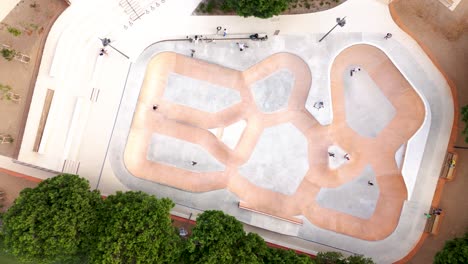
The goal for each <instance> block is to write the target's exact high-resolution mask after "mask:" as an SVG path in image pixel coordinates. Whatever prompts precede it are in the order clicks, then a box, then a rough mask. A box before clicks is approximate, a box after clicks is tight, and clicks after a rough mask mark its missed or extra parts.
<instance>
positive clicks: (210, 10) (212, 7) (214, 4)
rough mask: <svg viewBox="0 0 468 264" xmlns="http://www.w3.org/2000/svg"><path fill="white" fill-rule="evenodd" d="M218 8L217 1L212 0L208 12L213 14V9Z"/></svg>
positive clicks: (208, 5)
mask: <svg viewBox="0 0 468 264" xmlns="http://www.w3.org/2000/svg"><path fill="white" fill-rule="evenodd" d="M216 7H217V5H216V1H215V0H210V1H209V2H208V4H207V5H206V12H207V13H209V14H211V13H212V12H213V9H215V8H216Z"/></svg>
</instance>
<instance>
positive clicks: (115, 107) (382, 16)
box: [20, 0, 453, 263]
mask: <svg viewBox="0 0 468 264" xmlns="http://www.w3.org/2000/svg"><path fill="white" fill-rule="evenodd" d="M197 3H198V1H166V3H165V4H164V5H161V6H160V7H159V9H158V8H156V9H155V11H151V12H149V14H145V15H144V16H143V17H142V18H141V19H140V20H138V21H135V22H134V23H133V25H131V26H130V24H129V22H128V16H126V15H125V14H124V12H122V8H121V7H119V6H118V4H117V3H115V1H100V2H99V3H95V2H92V1H82V2H79V3H77V4H76V5H75V4H73V5H72V6H71V7H70V8H69V9H67V10H66V11H65V13H64V14H63V15H62V16H61V17H60V18H59V20H58V21H57V23H56V24H55V25H54V28H53V29H52V31H51V33H50V35H49V38H48V42H47V45H46V49H45V50H44V58H43V61H42V65H41V69H40V73H39V77H38V81H37V84H36V90H35V94H34V98H33V102H32V105H31V109H32V110H31V112H30V114H29V120H28V124H27V127H26V131H29V133H30V134H28V133H26V134H25V137H24V140H23V146H24V148H23V149H22V150H21V153H20V159H21V160H23V161H25V162H29V163H33V164H40V165H42V166H45V167H47V168H51V169H54V170H57V169H59V170H60V169H61V167H62V165H63V160H64V159H72V160H76V161H79V162H81V165H80V171H79V173H80V174H81V175H82V176H84V177H87V178H88V179H89V180H90V182H91V184H92V185H93V186H98V184H99V188H100V189H101V190H102V192H103V193H104V194H108V193H113V192H115V191H116V190H125V189H127V188H135V189H141V190H144V191H148V192H152V193H153V192H157V194H158V195H162V196H166V195H167V196H170V197H179V198H178V199H179V200H178V201H177V202H178V203H179V205H178V206H177V207H176V208H175V209H174V210H175V212H174V213H176V214H180V215H188V214H189V213H190V212H199V210H197V209H196V208H190V207H189V206H190V204H196V203H200V204H203V203H204V206H203V208H198V209H206V208H218V207H217V205H218V204H219V203H217V201H220V200H221V201H226V202H227V203H229V204H230V207H229V208H228V207H226V208H222V209H223V210H225V211H226V212H227V213H230V214H233V215H236V217H238V219H240V220H241V221H243V222H245V223H249V224H250V225H253V226H258V227H264V226H268V227H271V228H269V229H270V230H272V231H274V232H267V231H265V230H262V229H255V230H256V232H259V233H261V234H262V235H263V236H264V237H265V238H266V239H267V240H269V241H274V242H276V243H278V244H282V245H286V246H290V247H293V248H298V249H301V250H303V251H305V252H311V253H314V252H316V251H319V250H320V251H323V250H327V249H328V250H333V249H334V248H333V247H335V250H341V251H343V252H348V253H349V252H354V253H360V254H365V255H368V256H371V257H373V258H374V259H375V260H376V261H378V262H379V263H390V262H393V261H396V260H398V259H399V258H401V257H402V256H404V255H405V254H406V253H407V252H408V251H409V250H410V249H411V248H412V246H414V245H415V244H416V242H417V240H418V239H419V237H420V235H421V233H422V229H423V227H424V216H423V213H424V212H425V211H426V210H427V209H428V207H429V205H430V202H431V200H432V195H433V191H434V189H435V183H436V181H437V176H438V175H435V174H434V173H433V172H434V171H439V168H440V165H441V163H442V160H443V159H442V157H443V155H444V153H445V150H446V147H447V140H448V135H449V134H450V124H451V122H452V118H453V105H452V102H451V101H450V100H443V99H444V98H450V96H451V95H450V91H449V90H448V88H447V84H446V82H445V81H444V79H443V78H442V76H441V74H440V73H439V72H438V71H437V69H436V68H435V67H434V65H432V63H431V62H430V60H429V59H428V58H427V56H426V55H425V54H424V52H423V51H422V50H421V48H420V47H419V46H417V44H416V43H415V42H414V41H413V40H412V39H411V38H409V37H408V36H407V35H406V34H405V33H404V32H402V31H401V30H400V29H399V28H398V27H397V26H396V25H395V24H394V23H393V21H392V19H391V17H390V15H389V12H388V8H387V6H386V4H385V3H383V2H382V1H375V0H349V1H347V2H346V3H345V4H343V5H341V6H339V7H337V8H336V9H333V10H329V11H326V12H321V13H318V14H310V15H299V16H284V17H279V18H273V19H268V20H259V19H254V18H249V19H244V18H239V17H234V16H233V17H190V16H188V15H189V14H190V13H191V10H193V7H194V6H196V4H197ZM190 8H192V9H191V10H190ZM90 10H91V11H90ZM369 10H372V12H369ZM178 12H179V13H178ZM175 14H179V15H175ZM343 16H347V21H348V22H347V25H346V26H345V27H344V28H337V29H336V30H335V32H333V33H332V34H331V35H330V36H329V37H328V38H327V39H326V41H324V42H322V44H323V45H322V46H318V45H317V44H314V45H315V46H316V47H317V49H309V47H312V46H313V45H312V43H316V41H317V40H318V39H319V38H320V37H321V35H322V34H323V33H324V32H326V31H328V29H329V28H331V27H332V26H333V25H334V21H335V19H336V17H343ZM369 21H372V23H370V22H369ZM96 24H100V25H101V26H100V27H95V25H96ZM220 24H222V26H224V27H227V28H228V29H229V32H230V34H232V36H242V35H243V34H244V35H245V34H246V33H247V34H248V33H250V32H266V33H268V34H269V35H270V36H272V33H273V31H274V30H276V29H278V30H280V36H278V37H276V38H272V39H271V40H270V41H269V42H267V43H265V44H266V45H265V48H263V46H259V47H258V49H257V51H261V49H264V51H261V52H260V54H267V50H269V52H270V54H271V52H274V53H276V52H280V51H285V50H286V51H287V50H296V52H295V53H296V54H299V55H300V56H301V57H302V58H303V59H304V61H307V62H308V63H310V65H312V66H309V67H310V68H311V71H312V73H314V72H317V71H321V72H322V74H315V75H313V78H312V87H314V86H315V87H320V88H322V87H330V76H329V74H328V72H327V71H328V69H330V67H331V62H332V61H333V59H334V58H335V57H336V55H337V54H338V53H339V52H340V51H341V50H343V49H345V48H346V47H349V46H350V45H353V44H359V43H368V44H372V45H374V46H377V47H379V48H380V49H381V50H383V51H384V52H385V53H386V54H387V56H388V57H389V58H390V60H391V61H392V62H393V64H394V65H395V66H396V68H398V69H399V71H400V72H402V74H403V75H404V76H405V78H406V79H407V80H408V81H409V83H410V84H411V85H412V86H413V87H414V88H415V89H416V90H417V92H418V93H420V94H421V95H422V99H423V101H424V103H425V106H426V118H425V122H424V124H425V125H423V126H424V129H422V130H420V131H418V132H417V133H422V134H424V133H425V136H424V135H423V136H421V137H419V138H421V139H424V140H422V141H417V140H413V141H411V140H410V143H411V144H412V146H411V144H409V145H408V150H407V152H408V153H413V154H414V155H409V156H407V158H406V160H405V164H418V165H417V166H415V167H413V168H412V167H408V168H407V170H408V171H410V172H411V171H413V172H417V177H413V179H414V182H412V183H411V182H405V183H406V185H407V188H409V189H410V190H411V191H410V192H409V193H411V195H410V196H409V197H408V200H407V201H405V202H404V204H403V209H402V211H401V215H400V218H399V222H398V225H397V227H396V229H395V231H394V232H393V233H391V234H390V235H389V236H388V237H386V238H385V239H383V240H379V241H373V242H370V241H364V240H360V239H356V238H352V237H350V236H345V235H341V234H338V233H335V232H330V231H326V230H324V229H321V228H318V227H317V226H316V225H314V224H312V223H311V222H309V221H308V220H307V219H306V218H304V219H303V222H304V225H303V227H301V228H300V229H299V228H298V227H297V225H293V224H285V223H283V222H282V221H280V220H275V219H272V218H271V217H266V216H262V215H259V214H254V213H246V212H245V211H239V210H238V209H234V208H235V207H236V206H237V204H236V202H238V201H239V200H238V198H237V197H236V196H235V195H233V194H232V193H230V192H222V191H219V190H218V191H212V192H209V193H202V194H200V195H198V196H194V195H191V194H189V195H185V196H184V195H179V194H180V193H179V192H181V191H180V190H177V189H173V188H166V189H164V190H163V186H161V187H160V189H157V188H152V186H150V184H148V182H145V181H143V182H137V181H135V180H132V181H131V182H129V181H125V180H122V177H121V175H119V174H121V173H124V172H125V170H126V168H118V167H116V166H115V164H111V162H112V159H113V158H120V159H122V158H123V157H122V156H113V157H111V156H112V155H111V154H112V153H117V152H115V150H114V149H113V148H114V147H115V146H114V145H113V144H111V145H108V143H109V138H111V136H112V137H113V139H112V140H114V138H118V137H119V133H122V131H121V127H119V123H115V118H116V115H117V113H119V118H120V116H121V115H124V114H125V112H126V111H127V112H128V113H129V114H130V118H131V116H132V115H133V111H132V110H133V108H134V106H135V105H133V106H127V105H125V104H124V103H125V102H124V101H121V99H122V95H124V93H126V92H127V91H124V87H125V86H126V85H125V84H126V83H127V85H130V84H132V83H133V84H134V80H132V78H129V79H128V80H127V74H128V71H129V68H131V67H140V66H138V64H134V63H133V62H136V61H138V60H139V59H140V58H141V57H140V54H142V51H144V49H145V48H147V47H148V46H149V45H151V44H152V43H154V42H157V41H159V40H164V39H167V38H182V39H183V38H185V36H186V35H193V34H203V35H207V34H213V33H214V32H213V31H214V29H215V28H216V26H217V25H220ZM124 26H126V29H125V27H124ZM387 32H392V34H393V38H392V39H391V40H390V41H385V40H384V39H383V36H384V35H385V34H386V33H387ZM103 36H108V37H110V38H111V39H112V40H113V42H112V45H113V46H115V47H116V48H117V49H119V50H120V51H122V52H123V53H124V54H125V55H127V56H128V57H129V58H130V60H127V59H126V58H125V57H124V56H120V55H119V53H118V52H117V51H114V50H112V49H109V56H105V57H99V55H98V51H99V48H100V41H99V39H98V37H103ZM234 43H235V41H234ZM304 43H310V44H308V45H310V46H308V45H304ZM232 50H233V51H235V50H236V49H235V46H233V47H232ZM185 52H188V51H187V50H185V51H182V50H181V51H180V52H179V53H183V54H187V53H185ZM209 52H210V50H209V49H207V50H200V51H197V54H198V55H200V56H201V57H203V56H208V55H209ZM262 52H263V53H262ZM314 52H317V53H320V54H326V56H329V57H326V58H323V59H320V57H315V55H314ZM233 54H234V53H233ZM143 55H144V52H143V54H142V55H141V56H143ZM233 56H235V55H233ZM259 56H260V55H258V56H256V55H255V54H252V55H251V56H249V57H242V58H239V59H240V60H241V61H240V62H241V63H244V65H253V64H255V61H258V60H259V59H260V57H261V56H260V57H259ZM262 56H263V55H262ZM237 57H239V56H237ZM315 58H317V59H315ZM145 59H148V60H149V58H145ZM216 59H219V60H224V61H225V63H220V64H222V65H223V66H227V67H231V65H229V63H230V61H228V60H225V58H224V59H223V58H222V57H218V58H216ZM213 62H215V63H218V61H216V60H215V61H213ZM252 62H253V63H252ZM314 67H317V68H319V69H316V68H314ZM231 68H232V67H231ZM234 69H236V68H234ZM320 69H322V70H320ZM236 70H241V69H236ZM95 71H98V72H99V74H97V73H94V72H95ZM93 76H96V77H93ZM314 76H315V77H314ZM317 82H318V83H317ZM332 84H333V83H332ZM47 88H49V89H53V90H55V91H56V93H55V94H56V97H55V98H57V99H55V98H54V100H55V105H54V103H53V106H52V108H51V112H50V114H51V115H52V116H53V117H54V118H53V119H52V120H53V122H51V123H50V124H48V126H49V131H50V133H49V134H48V135H49V136H48V138H47V140H46V142H47V143H46V144H45V150H46V151H45V152H44V153H43V154H38V153H33V152H31V149H32V144H33V140H32V139H31V138H35V131H37V124H38V120H39V119H40V112H41V111H39V110H38V109H41V105H42V103H43V101H44V96H45V91H46V89H47ZM93 89H94V90H93ZM95 89H99V91H100V93H99V94H100V95H99V98H98V100H97V102H94V101H93V102H88V101H87V100H88V98H90V96H91V97H92V95H93V93H94V92H95ZM317 91H318V92H317V94H314V95H313V96H310V94H309V97H308V99H309V98H310V101H311V102H313V101H315V100H316V99H317V98H320V97H323V98H325V100H330V98H331V90H328V89H318V90H317ZM327 94H329V95H328V96H327ZM137 95H138V93H137V94H136V96H135V98H134V99H135V101H134V102H136V99H137ZM80 98H81V99H80ZM327 98H328V99H327ZM78 100H79V101H81V102H83V103H80V104H82V108H81V109H82V110H79V109H78V110H77V107H76V106H75V105H76V102H77V101H78ZM74 113H77V114H76V115H75V114H74ZM73 116H75V117H73ZM330 117H333V113H331V112H328V113H327V114H325V115H324V116H322V117H321V118H320V117H317V118H316V119H317V121H319V122H320V123H321V124H326V123H327V122H330V121H331V120H332V119H331V118H330ZM429 119H430V120H429ZM71 120H76V122H75V123H73V122H71ZM322 122H323V123H322ZM74 124H81V125H80V126H79V127H81V128H82V129H81V130H73V129H70V128H73V127H74V126H75V125H74ZM64 128H65V129H64ZM69 131H75V133H73V134H69V133H68V132H69ZM420 135H421V134H420ZM426 136H427V137H428V138H429V140H428V141H427V144H426V145H425V144H424V143H425V142H426V140H425V138H426ZM112 143H115V142H112ZM64 146H70V147H69V148H68V147H64ZM109 146H110V147H111V148H110V149H109V150H110V151H108V147H109ZM415 153H420V154H419V155H421V154H424V156H421V157H422V160H421V159H420V158H421V157H420V158H416V156H417V155H416V154H415ZM415 155H416V156H415ZM419 164H420V166H419ZM418 167H420V169H419V171H418ZM405 175H409V174H408V173H407V172H406V170H403V176H404V177H405ZM43 177H46V176H45V175H44V176H43ZM405 181H406V178H405ZM379 184H380V183H379ZM160 190H163V191H161V192H159V191H160ZM231 202H232V203H231ZM180 204H184V205H187V204H188V205H189V206H186V207H182V206H181V205H180ZM246 228H248V229H249V230H252V227H249V226H246ZM280 233H283V234H284V233H286V234H296V235H297V237H290V236H283V235H281V234H280ZM324 245H328V246H324ZM389 248H392V250H391V252H389V250H388V249H389Z"/></svg>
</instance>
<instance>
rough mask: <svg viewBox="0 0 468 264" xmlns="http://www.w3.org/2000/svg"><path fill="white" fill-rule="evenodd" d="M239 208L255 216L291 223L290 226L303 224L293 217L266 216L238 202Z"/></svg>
mask: <svg viewBox="0 0 468 264" xmlns="http://www.w3.org/2000/svg"><path fill="white" fill-rule="evenodd" d="M239 208H240V209H244V210H248V211H251V212H254V213H257V214H262V215H266V216H270V217H273V218H276V219H279V220H282V221H286V222H289V223H292V224H296V225H302V223H303V222H302V220H301V219H297V218H295V217H280V216H276V215H271V214H267V213H264V212H261V211H258V210H255V209H252V208H250V207H249V206H248V205H247V203H245V202H242V201H240V202H239Z"/></svg>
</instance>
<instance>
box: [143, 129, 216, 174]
mask: <svg viewBox="0 0 468 264" xmlns="http://www.w3.org/2000/svg"><path fill="white" fill-rule="evenodd" d="M146 156H147V159H148V160H151V161H153V162H158V163H162V164H166V165H170V166H174V167H177V168H181V169H185V170H189V171H193V172H211V171H223V170H224V169H225V166H224V165H223V164H222V163H220V162H219V161H217V160H216V159H215V158H214V157H213V156H212V155H211V154H210V153H209V152H208V151H206V150H205V149H204V148H202V147H201V146H199V145H197V144H193V143H190V142H187V141H184V140H180V139H177V138H174V137H169V136H164V135H161V134H157V133H153V135H152V136H151V144H150V146H149V148H148V152H147V155H146ZM192 161H194V162H196V164H192Z"/></svg>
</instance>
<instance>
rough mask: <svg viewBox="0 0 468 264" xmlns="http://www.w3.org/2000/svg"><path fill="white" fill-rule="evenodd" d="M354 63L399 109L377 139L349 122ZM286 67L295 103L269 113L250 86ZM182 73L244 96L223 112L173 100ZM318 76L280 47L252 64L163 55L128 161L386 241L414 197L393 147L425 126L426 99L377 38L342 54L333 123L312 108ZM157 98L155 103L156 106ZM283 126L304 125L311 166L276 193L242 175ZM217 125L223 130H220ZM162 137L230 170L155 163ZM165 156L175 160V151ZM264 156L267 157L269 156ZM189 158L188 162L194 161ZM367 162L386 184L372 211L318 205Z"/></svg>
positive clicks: (181, 184) (180, 185)
mask: <svg viewBox="0 0 468 264" xmlns="http://www.w3.org/2000/svg"><path fill="white" fill-rule="evenodd" d="M353 65H359V67H360V68H362V69H363V71H364V70H365V72H366V73H367V74H368V75H369V77H370V78H371V79H372V80H373V82H375V84H376V85H377V86H378V87H379V88H380V92H381V93H382V94H383V95H384V96H385V98H386V99H387V100H388V101H389V102H390V104H391V105H392V106H393V107H394V110H395V115H394V116H393V118H392V119H391V120H390V121H389V122H388V123H387V124H386V125H385V127H384V128H383V129H382V130H380V131H379V133H378V134H377V135H376V136H375V137H365V136H362V135H360V134H359V133H357V132H356V131H355V129H353V128H351V127H350V126H349V125H348V122H347V114H348V115H349V114H350V113H349V108H347V107H345V105H346V102H345V101H346V98H345V92H346V91H345V89H347V88H348V89H349V87H346V78H347V77H346V76H347V75H348V74H349V69H350V67H352V66H353ZM278 72H283V73H284V72H286V73H287V74H291V75H292V76H293V78H292V80H293V81H292V82H291V83H292V87H291V92H290V94H289V97H288V98H287V106H286V107H284V108H278V109H277V110H276V111H272V112H269V113H266V112H264V111H261V109H260V107H258V102H256V99H255V98H254V95H253V93H252V90H251V89H252V88H251V87H252V86H253V85H254V84H255V83H258V82H259V81H262V80H266V78H269V76H272V74H275V73H278ZM174 74H175V75H176V76H177V78H179V80H184V79H183V78H190V79H191V80H197V81H202V82H203V83H208V84H210V85H213V86H214V87H224V88H228V89H226V90H225V92H226V94H234V95H236V94H239V95H240V101H239V102H237V101H235V100H233V101H232V102H233V103H232V104H230V105H228V106H227V107H226V108H224V109H222V110H219V111H215V112H208V111H203V110H200V109H197V108H195V107H191V106H189V105H184V104H181V103H177V102H175V101H174V100H172V101H171V100H168V99H167V96H165V93H166V91H165V90H166V89H167V87H168V79H169V78H174V76H175V75H174ZM170 76H172V77H170ZM180 76H182V77H180ZM180 78H182V79H180ZM312 78H313V73H311V72H310V69H309V67H308V66H307V64H306V63H305V62H304V61H303V60H302V59H301V58H299V57H297V56H295V55H293V54H289V53H277V54H274V55H272V56H270V57H268V58H267V59H265V60H263V61H261V62H260V63H258V64H256V65H254V66H252V67H251V68H249V69H247V70H246V71H244V72H240V71H237V70H232V69H229V68H225V67H222V66H219V65H215V64H211V63H208V62H204V61H201V60H197V59H193V58H190V57H187V56H183V55H179V54H176V53H173V52H163V53H160V54H158V55H156V56H155V57H154V58H153V59H152V60H151V61H150V63H149V64H148V67H147V71H146V75H145V79H144V81H143V85H142V87H141V92H140V96H139V99H138V103H137V106H136V109H135V114H134V117H133V122H132V125H131V130H130V133H129V136H128V141H127V144H126V148H125V154H124V162H125V165H126V167H127V169H128V170H129V171H130V172H131V173H132V174H133V175H134V176H135V177H139V178H142V179H146V180H150V181H154V182H157V183H161V184H164V185H168V186H171V187H174V188H177V189H182V190H185V191H188V192H208V191H212V190H218V189H228V190H229V191H231V192H232V193H234V194H235V195H237V196H238V197H239V199H240V200H241V201H242V206H243V207H245V208H248V209H249V210H253V211H257V212H262V213H265V214H269V215H272V216H275V217H278V218H283V219H287V220H289V221H292V222H296V223H299V224H300V223H301V221H300V219H299V218H297V216H301V215H302V216H304V217H305V218H307V219H308V220H309V221H310V222H312V223H313V224H314V225H317V226H318V227H321V228H324V229H328V230H331V231H335V232H339V233H342V234H346V235H349V236H353V237H356V238H360V239H364V240H382V239H384V238H385V237H387V236H389V235H390V234H391V233H392V232H393V230H395V228H396V226H397V224H398V221H399V218H400V213H401V209H402V206H403V202H404V201H405V200H406V199H407V192H406V186H405V183H404V180H403V177H402V175H401V169H400V168H399V167H398V166H397V163H396V161H395V153H396V152H397V150H398V149H399V148H400V147H401V146H402V145H403V144H405V143H406V142H407V141H408V140H409V139H410V138H411V137H412V136H413V135H414V134H415V133H416V131H417V130H418V129H419V128H420V126H421V125H422V123H423V120H424V116H425V110H424V104H423V102H422V100H421V99H420V97H419V95H418V94H417V93H416V92H415V90H414V89H413V87H411V85H410V84H409V83H408V82H407V81H406V79H405V78H404V77H403V76H402V75H401V73H400V72H399V71H398V69H397V68H396V67H395V66H394V65H393V63H392V62H391V61H390V60H389V58H388V57H387V56H386V55H385V54H384V53H383V52H382V51H380V50H379V49H378V48H376V47H373V46H370V45H363V44H360V45H354V46H351V47H349V48H347V49H345V50H344V51H342V52H341V53H340V54H339V55H338V56H337V57H336V59H335V61H334V63H333V65H332V68H331V78H330V79H331V94H332V102H333V106H332V107H333V117H334V118H333V122H332V124H331V125H329V126H321V125H320V124H319V123H318V122H317V121H316V120H315V119H314V118H313V117H312V115H311V114H310V113H309V112H308V111H307V110H306V109H305V100H306V98H307V94H308V92H309V89H311V83H312ZM325 88H326V87H323V89H325ZM312 89H315V87H312ZM186 96H188V97H190V96H196V95H194V94H186ZM234 97H235V96H233V98H234ZM213 100H214V99H213ZM226 100H227V99H226ZM153 106H156V107H157V109H155V110H153ZM357 107H359V106H357ZM241 120H244V121H245V122H246V127H245V129H244V130H243V132H242V134H241V136H240V138H239V140H238V142H237V144H236V145H235V147H233V148H230V147H229V146H228V145H226V144H225V143H223V141H222V140H221V135H222V131H224V132H225V131H226V127H228V126H230V125H232V124H235V123H236V122H239V121H241ZM285 125H287V130H285V131H298V135H299V136H295V137H302V136H301V135H303V137H304V138H305V140H306V141H305V142H306V145H307V146H306V152H307V154H306V157H303V158H304V159H305V160H306V163H307V164H306V166H305V167H304V168H305V169H304V171H305V173H304V175H302V176H301V177H300V181H299V182H298V185H297V186H295V187H294V188H293V190H294V191H293V192H291V193H288V192H280V191H276V189H274V188H269V187H268V188H267V187H265V186H266V185H265V186H263V187H261V186H259V185H258V184H255V183H254V180H252V179H250V178H248V177H246V176H245V175H242V173H241V171H243V168H244V166H246V164H248V163H250V160H251V159H252V157H253V156H254V155H255V151H256V146H257V144H260V142H261V141H262V136H264V135H265V134H266V133H267V131H268V130H269V129H270V128H275V127H283V126H284V127H285ZM288 129H289V130H288ZM209 130H210V131H209ZM213 130H215V131H218V132H219V131H221V132H219V133H218V132H215V133H213ZM294 133H295V132H294ZM155 135H156V136H155ZM291 135H293V134H288V135H286V137H288V136H289V137H291ZM294 135H295V134H294ZM280 136H282V135H280ZM155 137H156V138H159V139H161V138H162V139H165V138H174V139H175V142H176V143H177V144H179V143H180V142H183V144H186V145H190V147H191V148H192V149H193V148H197V146H198V148H200V149H201V150H203V151H205V152H204V153H205V154H206V155H207V156H210V157H213V158H214V159H213V160H215V161H213V162H215V163H216V164H218V163H219V164H221V165H219V166H224V167H223V168H224V169H223V170H221V171H216V170H207V171H197V168H198V167H197V166H200V164H198V165H197V164H192V165H191V166H193V169H192V167H190V165H187V166H188V167H181V166H176V165H174V164H169V163H165V162H158V161H155V160H154V159H153V158H152V156H151V155H152V154H151V153H150V152H152V151H153V152H155V153H158V151H162V149H161V148H164V147H165V146H168V145H158V144H156V145H155V144H154V139H155ZM292 140H293V139H291V141H292ZM158 142H160V141H158ZM181 144H182V143H181ZM278 144H280V143H278ZM330 146H339V147H340V148H341V149H343V150H346V151H347V153H348V154H349V157H351V159H350V160H347V161H345V162H344V163H343V164H342V165H341V166H339V167H338V168H337V169H331V168H330V165H329V162H330V157H329V156H328V154H327V152H328V150H329V147H330ZM174 151H176V150H174ZM162 158H166V159H167V160H171V157H162ZM264 158H265V159H266V160H268V159H269V156H268V155H265V157H264ZM191 161H193V160H186V162H187V163H190V162H191ZM271 162H272V165H275V164H274V163H276V162H281V161H277V160H274V159H273V161H271ZM366 166H370V167H371V168H372V170H373V171H374V172H375V180H376V182H375V183H374V184H375V186H373V187H372V186H369V188H378V189H379V195H378V199H377V202H376V206H375V209H374V211H373V213H372V215H371V216H370V217H369V218H362V217H357V216H353V215H351V214H347V213H344V212H340V211H338V210H333V209H330V208H324V207H322V206H320V205H319V204H318V203H317V201H316V199H317V195H318V194H319V192H320V191H321V190H322V189H324V188H330V189H333V188H339V187H340V186H343V185H345V184H347V183H349V182H351V181H353V180H355V179H356V178H357V177H358V176H359V175H360V174H361V172H362V171H363V170H365V168H366ZM265 169H268V168H265ZM294 169H296V168H294ZM285 177H286V175H285ZM272 185H274V183H272Z"/></svg>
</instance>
